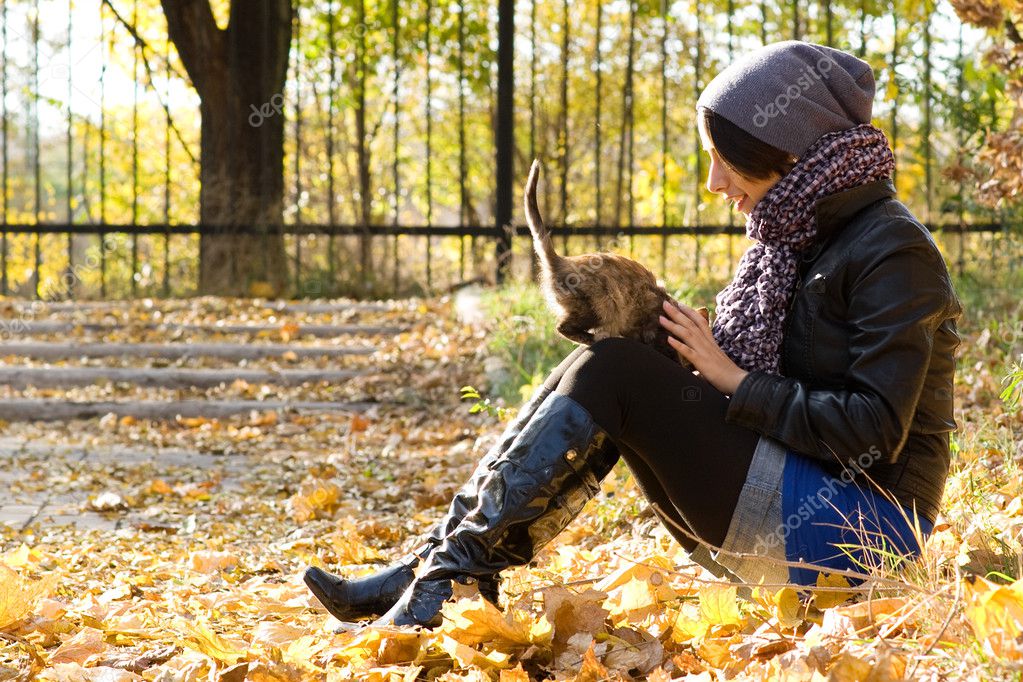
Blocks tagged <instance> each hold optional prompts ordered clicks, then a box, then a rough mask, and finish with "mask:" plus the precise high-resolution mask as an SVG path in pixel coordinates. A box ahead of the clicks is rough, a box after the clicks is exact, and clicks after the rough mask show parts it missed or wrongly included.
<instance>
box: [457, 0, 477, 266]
mask: <svg viewBox="0 0 1023 682" xmlns="http://www.w3.org/2000/svg"><path fill="white" fill-rule="evenodd" d="M465 168H466V159H465V0H458V226H459V227H465V223H466V220H465V219H466V215H467V214H468V203H469V200H468V195H467V194H466V186H465V175H466V170H465ZM470 245H471V247H470V248H471V249H472V252H473V253H474V254H475V246H476V238H475V237H472V238H471V239H470ZM458 279H459V281H464V280H465V237H464V236H459V238H458Z"/></svg>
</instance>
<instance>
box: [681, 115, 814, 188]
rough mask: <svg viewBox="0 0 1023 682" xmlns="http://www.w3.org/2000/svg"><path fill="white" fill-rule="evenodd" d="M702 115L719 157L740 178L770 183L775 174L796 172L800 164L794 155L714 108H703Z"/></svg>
mask: <svg viewBox="0 0 1023 682" xmlns="http://www.w3.org/2000/svg"><path fill="white" fill-rule="evenodd" d="M700 116H701V117H702V118H703V125H704V127H705V129H706V131H707V134H708V135H709V136H710V141H711V143H712V144H713V145H714V149H716V150H717V152H718V156H720V157H721V160H722V161H724V162H725V163H726V164H728V167H729V168H731V169H732V170H734V171H735V172H736V173H738V174H739V175H742V176H743V177H746V178H750V179H752V180H766V179H767V178H769V177H771V175H772V174H774V173H777V174H778V175H785V174H786V173H788V172H789V171H790V170H792V166H793V164H795V162H796V158H795V157H794V156H793V155H792V154H790V153H788V152H786V151H784V150H781V149H778V148H777V147H774V146H772V145H769V144H767V143H766V142H764V141H762V140H759V139H757V138H755V137H753V136H752V135H750V134H749V133H747V132H746V131H745V130H743V129H742V128H740V127H739V126H737V125H735V124H734V123H732V122H731V121H729V120H728V119H727V118H725V117H724V116H720V115H718V114H715V113H714V112H713V111H711V110H710V109H707V108H705V107H701V108H700Z"/></svg>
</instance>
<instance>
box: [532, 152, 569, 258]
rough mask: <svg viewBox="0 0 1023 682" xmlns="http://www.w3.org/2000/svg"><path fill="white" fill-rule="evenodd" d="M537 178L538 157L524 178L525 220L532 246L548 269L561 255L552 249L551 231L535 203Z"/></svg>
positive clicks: (538, 177) (538, 176)
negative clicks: (531, 238)
mask: <svg viewBox="0 0 1023 682" xmlns="http://www.w3.org/2000/svg"><path fill="white" fill-rule="evenodd" d="M539 180H540V159H533V165H532V166H531V167H530V168H529V179H527V180H526V195H525V205H526V222H527V223H528V224H529V231H530V232H532V233H533V248H534V249H536V254H537V256H539V257H540V262H541V264H543V265H544V266H545V267H546V268H547V270H548V271H550V270H551V269H553V268H554V265H555V264H556V263H557V262H558V261H560V260H561V256H559V255H558V254H557V253H555V251H554V242H553V241H552V240H551V233H550V232H549V231H548V230H547V228H546V227H545V226H544V224H543V218H542V217H541V216H540V207H539V206H538V205H537V203H536V185H537V182H539Z"/></svg>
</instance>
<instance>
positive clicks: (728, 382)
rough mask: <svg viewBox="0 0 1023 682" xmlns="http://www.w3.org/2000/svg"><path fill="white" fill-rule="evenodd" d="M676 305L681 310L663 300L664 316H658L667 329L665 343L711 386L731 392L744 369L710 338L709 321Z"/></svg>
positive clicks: (744, 375)
mask: <svg viewBox="0 0 1023 682" xmlns="http://www.w3.org/2000/svg"><path fill="white" fill-rule="evenodd" d="M679 307H680V308H681V309H679V308H676V307H675V306H674V305H672V304H671V303H670V302H669V301H665V302H664V315H661V317H660V322H661V326H662V327H664V328H665V329H666V330H668V343H669V344H671V347H672V348H674V349H675V351H676V352H677V353H678V355H679V357H680V358H682V359H684V360H686V361H687V362H689V363H691V364H692V365H693V368H695V369H696V370H697V371H698V372H699V373H700V374H701V375H703V378H705V379H706V380H707V381H709V382H710V383H711V385H712V386H714V388H716V389H717V390H719V391H721V392H722V393H724V394H725V395H732V394H733V393H735V389H737V388H738V387H739V384H740V383H741V382H742V380H743V379H744V378H745V377H746V370H744V369H742V368H741V367H739V366H738V365H736V364H735V363H734V362H732V359H731V358H730V357H728V356H727V355H725V352H724V351H723V350H721V347H720V346H718V343H717V341H715V340H714V335H713V334H712V333H711V331H710V324H709V323H708V322H707V320H706V319H704V317H703V316H702V315H700V313H698V312H697V311H695V310H693V309H692V308H690V307H689V306H685V305H682V304H681V303H680V304H679Z"/></svg>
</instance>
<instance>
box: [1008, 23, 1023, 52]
mask: <svg viewBox="0 0 1023 682" xmlns="http://www.w3.org/2000/svg"><path fill="white" fill-rule="evenodd" d="M1005 35H1007V36H1009V40H1011V41H1012V42H1014V43H1015V44H1017V45H1023V36H1021V35H1020V33H1019V29H1018V28H1016V24H1015V22H1013V20H1012V18H1011V17H1005Z"/></svg>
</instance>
